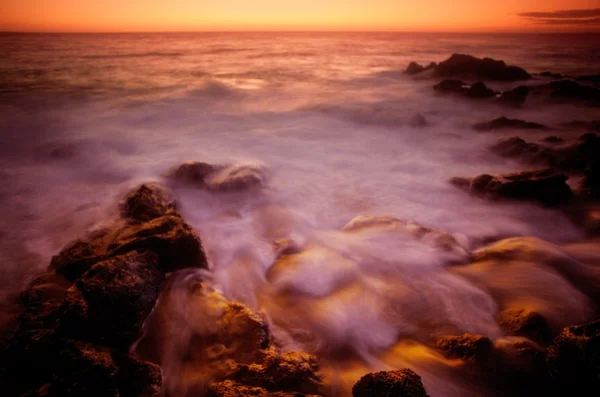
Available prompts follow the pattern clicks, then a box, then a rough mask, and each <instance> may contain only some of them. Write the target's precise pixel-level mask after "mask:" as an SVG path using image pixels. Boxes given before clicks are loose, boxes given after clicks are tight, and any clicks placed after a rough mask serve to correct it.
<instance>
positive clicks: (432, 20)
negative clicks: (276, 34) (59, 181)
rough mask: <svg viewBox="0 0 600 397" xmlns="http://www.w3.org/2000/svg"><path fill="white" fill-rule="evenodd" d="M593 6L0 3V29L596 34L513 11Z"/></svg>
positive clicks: (450, 1)
mask: <svg viewBox="0 0 600 397" xmlns="http://www.w3.org/2000/svg"><path fill="white" fill-rule="evenodd" d="M542 3H543V5H542ZM594 8H600V0H543V1H540V0H494V1H486V0H297V1H290V0H0V31H60V32H72V31H82V32H97V31H109V32H125V31H206V30H221V31H223V30H399V31H531V30H534V31H564V30H571V31H572V30H579V31H600V23H596V22H592V21H591V20H588V21H587V23H585V24H577V25H573V24H570V21H572V19H563V20H559V22H558V23H557V22H551V23H549V22H546V21H547V19H543V18H541V17H540V18H537V19H536V20H537V21H538V22H537V23H535V22H532V19H531V18H525V17H521V16H519V15H518V14H519V13H523V12H547V11H556V10H572V9H594ZM553 21H554V20H553Z"/></svg>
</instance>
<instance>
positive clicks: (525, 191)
mask: <svg viewBox="0 0 600 397" xmlns="http://www.w3.org/2000/svg"><path fill="white" fill-rule="evenodd" d="M567 179H568V177H567V176H566V175H565V174H560V173H557V172H555V171H554V170H552V169H544V170H536V171H524V172H518V173H513V174H501V175H488V174H483V175H479V176H477V177H474V178H452V180H451V183H452V184H454V185H455V186H457V187H459V188H461V189H463V190H466V191H467V192H469V193H470V194H472V195H475V196H479V197H484V198H488V199H500V198H503V199H512V200H533V201H538V202H540V203H542V204H544V205H546V206H557V205H560V204H563V203H565V202H566V201H568V200H569V199H570V198H571V195H572V192H571V188H570V187H569V185H567V184H566V181H567Z"/></svg>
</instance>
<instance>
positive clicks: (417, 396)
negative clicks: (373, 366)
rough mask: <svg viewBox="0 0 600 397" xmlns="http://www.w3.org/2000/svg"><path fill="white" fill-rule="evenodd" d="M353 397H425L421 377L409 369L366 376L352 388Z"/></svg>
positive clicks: (425, 393)
mask: <svg viewBox="0 0 600 397" xmlns="http://www.w3.org/2000/svg"><path fill="white" fill-rule="evenodd" d="M352 396H353V397H427V396H428V394H427V392H426V391H425V387H423V382H422V381H421V377H420V376H419V375H417V374H416V373H414V372H413V371H411V370H410V369H400V370H397V371H382V372H374V373H370V374H367V375H365V376H363V377H362V378H360V380H359V381H358V382H357V383H356V384H355V385H354V387H353V388H352Z"/></svg>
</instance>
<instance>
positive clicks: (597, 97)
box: [531, 80, 600, 106]
mask: <svg viewBox="0 0 600 397" xmlns="http://www.w3.org/2000/svg"><path fill="white" fill-rule="evenodd" d="M531 95H533V96H536V97H537V98H539V99H541V100H542V101H543V102H546V103H554V104H561V103H581V104H584V105H590V106H598V105H600V89H597V88H594V87H590V86H587V85H581V84H578V83H576V82H575V81H572V80H559V81H553V82H551V83H549V84H544V85H540V86H535V87H531Z"/></svg>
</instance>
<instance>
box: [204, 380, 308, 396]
mask: <svg viewBox="0 0 600 397" xmlns="http://www.w3.org/2000/svg"><path fill="white" fill-rule="evenodd" d="M206 396H207V397H240V396H244V397H319V396H317V395H313V394H308V395H307V394H302V393H296V392H282V391H276V392H271V391H267V390H265V389H263V388H260V387H253V386H246V385H241V384H239V383H236V382H234V381H231V380H226V381H224V382H217V383H212V384H211V385H210V387H209V388H208V391H207V393H206Z"/></svg>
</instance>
